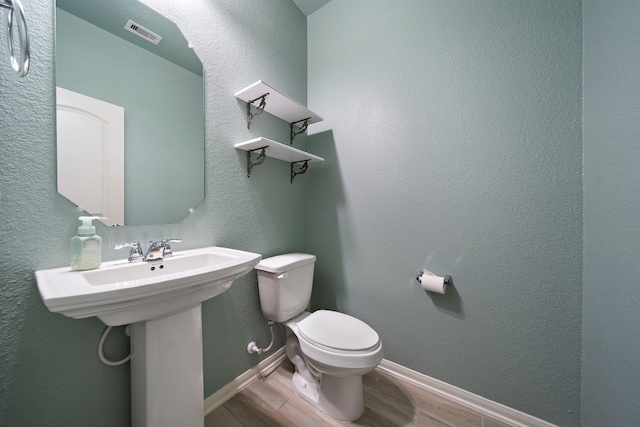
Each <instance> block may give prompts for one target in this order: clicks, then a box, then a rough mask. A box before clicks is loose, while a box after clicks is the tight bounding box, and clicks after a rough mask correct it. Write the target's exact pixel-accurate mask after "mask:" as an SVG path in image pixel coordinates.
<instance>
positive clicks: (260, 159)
mask: <svg viewBox="0 0 640 427" xmlns="http://www.w3.org/2000/svg"><path fill="white" fill-rule="evenodd" d="M267 148H269V146H268V145H265V146H264V147H260V148H254V149H253V150H248V151H247V178H248V177H250V176H251V169H253V167H254V166H258V165H261V164H262V163H264V159H266V158H267V153H266V152H265V150H266V149H267ZM259 150H262V152H261V153H260V154H259V155H258V157H257V158H256V161H255V162H252V161H251V153H253V152H254V151H259Z"/></svg>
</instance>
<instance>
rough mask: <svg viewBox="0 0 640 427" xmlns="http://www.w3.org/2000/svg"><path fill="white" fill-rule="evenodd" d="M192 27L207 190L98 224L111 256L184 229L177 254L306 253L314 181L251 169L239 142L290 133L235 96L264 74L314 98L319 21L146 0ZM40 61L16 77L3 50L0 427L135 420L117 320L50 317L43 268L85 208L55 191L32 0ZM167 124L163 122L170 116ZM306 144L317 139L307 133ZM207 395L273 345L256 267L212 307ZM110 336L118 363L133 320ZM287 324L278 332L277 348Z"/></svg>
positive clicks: (60, 251)
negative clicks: (171, 218)
mask: <svg viewBox="0 0 640 427" xmlns="http://www.w3.org/2000/svg"><path fill="white" fill-rule="evenodd" d="M145 3H146V4H148V5H149V6H151V7H154V8H155V9H157V10H158V11H160V12H161V13H163V14H164V15H166V16H167V17H169V18H170V19H172V20H174V21H176V22H177V23H178V24H179V25H180V26H181V27H182V28H183V30H184V32H185V35H186V37H187V38H188V39H189V40H190V41H191V42H192V43H193V44H194V46H195V50H196V52H197V53H198V55H199V56H200V58H201V59H202V62H203V64H204V68H205V79H206V87H207V88H206V93H205V104H206V129H205V138H206V143H205V153H204V156H205V190H206V198H205V201H204V202H203V203H201V204H200V205H199V206H197V207H196V209H197V211H196V213H195V214H194V215H192V216H190V217H189V218H187V219H185V220H184V221H182V222H181V223H179V224H175V225H154V226H131V227H119V228H117V229H111V228H109V229H108V228H106V227H104V226H102V225H97V229H98V233H99V234H100V235H101V236H102V237H103V246H104V247H103V258H104V259H105V260H113V259H122V258H124V257H125V256H126V255H125V254H123V253H122V252H117V251H115V250H112V249H110V247H111V246H112V245H114V244H116V243H122V242H129V241H133V240H141V241H145V240H152V239H159V238H163V237H182V238H183V239H184V242H183V243H182V244H179V245H176V246H174V247H173V248H174V250H180V249H190V248H196V247H202V246H209V245H219V246H227V247H232V248H238V249H243V250H248V251H253V252H258V253H262V254H263V255H264V256H270V255H275V254H278V253H282V252H286V251H302V250H305V249H306V248H307V236H306V220H307V219H306V212H305V209H304V208H296V207H297V206H305V205H306V197H307V179H308V177H307V176H301V177H298V178H296V182H295V183H294V184H293V185H292V184H290V183H289V167H288V165H287V164H285V163H282V162H279V161H276V160H273V159H269V160H267V161H266V162H265V164H264V165H262V166H260V167H259V168H256V169H255V171H254V172H252V176H251V179H248V178H247V177H246V169H245V157H244V152H238V151H237V150H235V149H234V148H233V145H234V144H235V143H237V142H241V141H244V140H247V139H250V138H253V137H255V136H258V135H263V136H266V137H268V138H271V139H277V140H286V138H287V137H288V132H289V128H288V126H287V125H286V124H284V123H283V122H282V121H280V120H278V119H275V118H272V117H269V116H268V115H266V114H265V115H263V116H260V117H259V118H257V119H256V120H255V121H254V124H252V126H251V130H247V128H246V121H245V116H244V114H245V113H244V112H245V109H244V106H243V105H242V104H241V103H240V102H238V100H237V99H236V98H235V97H234V93H235V92H236V91H238V90H240V89H242V88H244V87H246V86H248V85H249V84H251V83H253V82H255V81H256V80H258V79H264V80H265V81H267V82H269V83H270V84H271V85H273V86H275V87H277V88H279V89H281V90H282V91H283V92H285V93H287V94H288V95H289V96H291V97H293V98H295V99H297V100H298V101H300V102H303V103H304V102H306V92H307V87H306V75H307V73H306V67H307V64H306V19H305V16H304V15H303V14H302V13H301V12H300V11H299V10H298V9H297V8H296V7H295V5H294V4H293V2H291V1H290V0H273V1H269V2H264V1H262V0H243V1H242V2H238V1H235V0H216V1H211V0H192V1H189V2H166V1H164V0H145ZM24 8H25V13H26V15H27V20H28V25H29V31H30V36H31V43H32V45H31V47H32V68H31V71H30V72H29V74H28V75H27V77H26V78H23V79H17V78H15V77H14V76H13V75H12V74H11V72H10V71H9V70H8V69H7V65H6V63H5V60H4V55H5V50H4V36H0V38H2V39H3V41H2V45H1V47H0V54H1V55H2V62H1V63H0V66H1V67H2V68H1V70H0V153H1V154H0V159H1V161H2V164H1V166H0V236H2V241H3V250H2V251H0V287H1V288H0V343H1V345H0V425H2V426H46V425H52V426H60V425H64V426H99V425H102V426H118V427H121V426H126V425H128V424H129V422H130V405H129V401H130V393H129V366H128V365H124V366H121V367H117V368H110V367H107V366H104V365H102V364H101V363H100V362H99V361H98V358H97V356H96V349H97V344H98V340H99V338H100V334H101V333H102V331H103V330H104V325H103V324H102V323H101V322H100V321H99V320H97V319H85V320H74V319H69V318H66V317H64V316H62V315H60V314H54V313H50V312H49V311H48V310H47V309H46V308H45V307H44V305H43V304H42V302H41V300H40V296H39V295H38V291H37V287H36V284H35V281H34V276H33V272H34V270H37V269H43V268H52V267H58V266H63V265H68V263H69V239H70V238H71V237H72V236H73V235H74V234H75V230H76V228H77V223H78V220H77V212H76V210H75V207H74V206H73V205H71V203H70V202H68V201H67V200H66V199H64V198H63V197H62V196H60V195H58V194H57V193H56V173H55V167H54V165H55V106H54V86H55V81H54V63H53V61H54V27H53V26H54V4H53V2H52V1H51V0H42V1H38V2H24ZM159 120H161V119H159ZM302 142H304V141H302ZM203 323H204V331H203V335H204V381H205V395H207V396H208V395H210V394H212V393H213V392H215V391H216V390H218V389H219V388H220V387H221V386H222V385H224V384H227V383H228V382H229V381H231V380H233V379H234V378H236V377H237V376H238V375H240V374H241V373H243V372H245V371H246V370H247V369H249V368H250V367H252V366H254V365H255V364H256V363H258V360H259V359H258V357H257V356H255V355H253V356H250V355H248V354H247V353H246V345H247V343H248V342H249V341H251V340H256V341H258V342H264V343H267V342H268V340H269V339H270V335H269V330H268V327H267V325H266V322H265V321H264V319H263V317H262V314H261V312H260V307H259V302H258V293H257V284H256V277H255V274H253V273H251V274H249V275H248V276H246V277H245V278H242V279H239V280H237V281H236V283H235V284H234V286H233V287H232V288H231V289H230V290H229V291H227V292H226V293H225V294H223V295H221V296H219V297H216V298H215V299H213V300H210V301H209V302H206V303H205V304H204V308H203ZM116 332H117V333H116V335H115V336H114V339H113V340H111V339H110V340H109V341H110V342H107V349H106V351H107V355H109V356H110V357H112V358H118V357H121V356H122V355H124V354H126V352H127V351H128V345H127V343H126V340H125V339H124V338H117V337H118V336H120V337H121V336H122V333H123V331H122V329H121V328H120V329H119V330H117V331H116ZM283 337H284V333H283V330H282V329H278V343H276V347H278V346H279V345H280V346H281V345H282V343H283Z"/></svg>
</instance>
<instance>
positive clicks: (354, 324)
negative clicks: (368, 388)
mask: <svg viewBox="0 0 640 427" xmlns="http://www.w3.org/2000/svg"><path fill="white" fill-rule="evenodd" d="M323 322H326V323H325V324H324V325H322V327H319V326H320V324H321V323H323ZM286 326H287V329H288V335H287V344H286V349H287V356H288V357H289V359H290V360H291V361H292V362H293V363H294V365H295V366H296V372H295V373H294V374H293V386H294V390H295V391H296V393H297V394H298V395H299V396H301V397H302V398H304V399H305V400H307V401H308V402H310V403H312V404H313V405H315V406H316V407H318V408H319V409H320V410H322V411H323V412H325V413H327V414H329V415H331V416H332V417H334V418H337V419H340V420H345V421H353V420H356V419H358V418H360V416H361V415H362V413H363V412H364V400H363V389H362V375H364V374H366V373H368V372H370V371H371V370H373V369H374V368H375V367H376V366H378V364H379V363H380V362H381V361H382V358H383V351H382V343H381V342H380V339H379V337H378V334H377V333H376V332H375V331H374V330H373V329H371V328H370V327H369V326H368V325H367V324H366V323H364V322H362V321H360V320H358V319H356V318H354V317H351V316H348V315H346V314H343V313H338V312H335V311H328V310H318V311H316V312H314V313H308V312H305V313H303V314H302V315H300V316H297V317H296V318H294V319H292V320H291V321H289V322H287V323H286Z"/></svg>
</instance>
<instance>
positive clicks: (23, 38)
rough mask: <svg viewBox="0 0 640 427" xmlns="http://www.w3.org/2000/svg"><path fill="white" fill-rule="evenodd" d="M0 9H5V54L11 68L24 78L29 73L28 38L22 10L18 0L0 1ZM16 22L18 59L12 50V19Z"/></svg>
mask: <svg viewBox="0 0 640 427" xmlns="http://www.w3.org/2000/svg"><path fill="white" fill-rule="evenodd" d="M0 8H5V9H7V10H6V13H4V27H5V35H6V38H7V52H8V54H9V62H10V63H11V68H13V71H15V72H16V74H18V76H20V77H24V76H26V75H27V72H29V38H28V37H27V21H26V20H25V19H24V9H23V8H22V3H21V2H20V0H0ZM14 15H15V19H16V20H17V22H16V25H17V27H18V36H19V37H20V59H21V61H19V60H18V57H17V56H16V54H15V52H14V50H13V31H12V30H13V19H14Z"/></svg>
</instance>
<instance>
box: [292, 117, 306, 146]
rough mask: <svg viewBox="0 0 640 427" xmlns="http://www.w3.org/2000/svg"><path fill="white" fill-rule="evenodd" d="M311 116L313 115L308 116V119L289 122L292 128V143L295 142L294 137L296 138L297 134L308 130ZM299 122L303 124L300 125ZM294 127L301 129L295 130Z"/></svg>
mask: <svg viewBox="0 0 640 427" xmlns="http://www.w3.org/2000/svg"><path fill="white" fill-rule="evenodd" d="M310 118H311V117H307V118H306V119H302V120H298V121H297V122H293V123H290V124H289V128H290V129H291V140H290V141H289V143H290V144H293V138H295V137H296V135H300V134H301V133H303V132H304V131H306V130H307V127H308V126H309V119H310ZM298 123H302V125H299V124H298ZM294 127H297V128H298V129H299V130H298V131H295V130H294V129H293V128H294Z"/></svg>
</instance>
